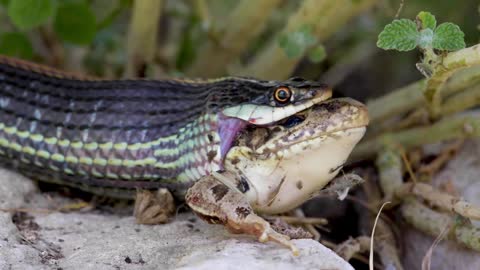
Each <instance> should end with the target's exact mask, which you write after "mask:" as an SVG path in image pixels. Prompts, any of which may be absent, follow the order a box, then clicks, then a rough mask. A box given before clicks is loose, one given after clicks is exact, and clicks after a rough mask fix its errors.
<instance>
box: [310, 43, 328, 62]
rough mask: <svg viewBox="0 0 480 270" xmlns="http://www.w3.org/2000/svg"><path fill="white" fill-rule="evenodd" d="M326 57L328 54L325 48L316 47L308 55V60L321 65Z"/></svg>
mask: <svg viewBox="0 0 480 270" xmlns="http://www.w3.org/2000/svg"><path fill="white" fill-rule="evenodd" d="M325 57H327V52H326V51H325V47H323V45H318V46H316V47H315V48H313V49H312V50H311V51H310V52H309V53H308V59H310V61H312V62H313V63H320V62H322V61H323V60H324V59H325Z"/></svg>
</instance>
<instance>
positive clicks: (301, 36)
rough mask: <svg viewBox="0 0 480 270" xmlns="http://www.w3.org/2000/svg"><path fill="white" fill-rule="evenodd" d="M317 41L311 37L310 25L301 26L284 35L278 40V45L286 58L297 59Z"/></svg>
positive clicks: (311, 28) (311, 27)
mask: <svg viewBox="0 0 480 270" xmlns="http://www.w3.org/2000/svg"><path fill="white" fill-rule="evenodd" d="M316 42H317V39H316V38H315V36H314V35H313V26H312V25H308V24H306V25H302V26H300V27H299V28H298V29H297V30H295V31H292V32H289V33H285V34H283V35H281V36H280V37H279V39H278V45H279V46H280V48H282V49H283V50H284V51H285V54H286V55H287V57H288V58H297V57H301V56H303V55H304V54H305V51H306V50H307V49H308V48H309V47H311V46H312V45H314V44H315V43H316Z"/></svg>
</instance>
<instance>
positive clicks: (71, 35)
mask: <svg viewBox="0 0 480 270" xmlns="http://www.w3.org/2000/svg"><path fill="white" fill-rule="evenodd" d="M95 20H96V19H95V14H93V11H92V10H91V9H90V6H89V5H87V4H86V3H62V4H61V5H60V6H59V7H58V10H57V15H56V16H55V20H54V23H53V29H54V30H55V32H56V33H57V35H58V37H59V38H61V39H62V40H64V41H68V42H71V43H75V44H85V45H87V44H90V43H91V42H92V41H93V38H94V37H95V33H96V30H97V25H96V21H95Z"/></svg>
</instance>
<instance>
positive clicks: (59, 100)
mask: <svg viewBox="0 0 480 270" xmlns="http://www.w3.org/2000/svg"><path fill="white" fill-rule="evenodd" d="M291 84H292V85H293V84H298V85H301V86H302V87H303V86H305V87H306V88H309V87H310V85H308V84H307V82H306V81H302V82H297V81H292V82H291ZM278 85H279V82H275V81H258V80H253V79H248V78H233V77H229V78H221V79H216V80H209V81H180V80H166V81H149V80H117V81H108V80H98V79H92V78H79V77H77V76H76V75H71V74H66V73H63V72H60V71H56V70H54V69H50V68H46V67H43V66H39V65H34V64H31V63H27V62H23V61H18V60H14V59H11V58H7V57H3V56H0V163H2V164H3V165H4V166H8V167H13V168H16V169H18V170H19V171H20V172H22V173H24V174H26V175H28V176H29V177H32V178H37V179H40V180H44V181H50V182H55V183H62V184H67V185H70V186H74V187H79V188H82V189H84V190H87V191H92V192H96V193H104V192H107V195H110V196H122V197H123V196H126V194H129V195H130V194H131V192H130V191H129V190H132V189H133V190H134V189H135V188H158V187H164V186H167V187H181V190H183V189H184V188H185V187H186V186H188V185H189V184H191V183H192V182H193V181H195V180H197V179H198V178H200V177H201V176H203V175H205V174H208V173H209V172H210V171H215V170H218V169H219V165H220V160H221V156H220V150H219V144H220V138H219V135H218V132H217V128H218V119H219V118H218V115H219V112H221V111H222V110H223V109H225V108H229V107H234V106H237V105H239V104H249V103H252V104H257V105H255V106H258V105H262V102H264V103H265V101H263V100H264V99H265V98H266V97H269V93H270V92H271V91H273V90H274V89H275V88H276V87H278ZM313 85H314V86H315V84H313ZM302 108H303V107H302ZM112 190H113V191H112ZM181 190H180V191H181Z"/></svg>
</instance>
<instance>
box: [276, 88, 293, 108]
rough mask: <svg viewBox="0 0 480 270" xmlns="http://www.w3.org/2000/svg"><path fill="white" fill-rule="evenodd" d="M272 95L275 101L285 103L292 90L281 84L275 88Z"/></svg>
mask: <svg viewBox="0 0 480 270" xmlns="http://www.w3.org/2000/svg"><path fill="white" fill-rule="evenodd" d="M273 97H274V98H275V101H276V102H278V103H280V104H285V103H287V102H288V101H289V100H290V98H291V97H292V91H291V90H290V89H289V88H288V87H285V86H282V87H279V88H277V89H276V90H275V93H274V94H273Z"/></svg>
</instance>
